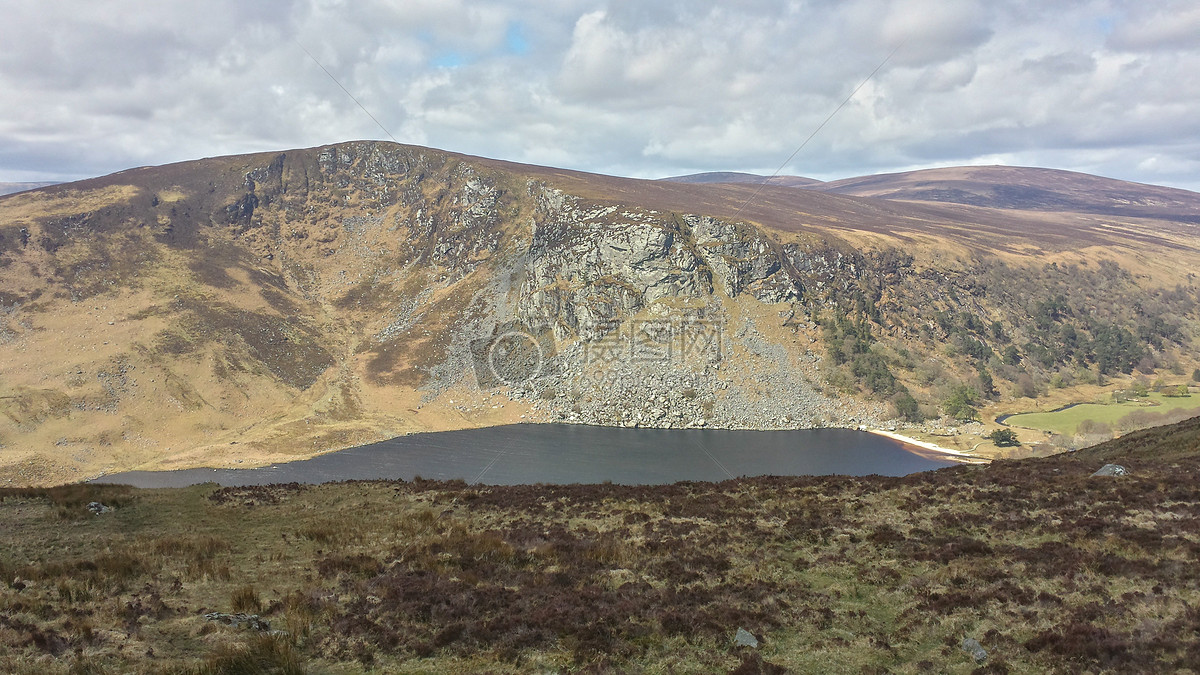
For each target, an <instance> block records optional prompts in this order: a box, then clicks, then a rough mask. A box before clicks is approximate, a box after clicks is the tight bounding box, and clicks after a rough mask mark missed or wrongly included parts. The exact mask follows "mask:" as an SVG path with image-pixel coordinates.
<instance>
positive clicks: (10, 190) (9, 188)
mask: <svg viewBox="0 0 1200 675" xmlns="http://www.w3.org/2000/svg"><path fill="white" fill-rule="evenodd" d="M47 185H58V182H57V181H49V182H42V183H0V195H11V194H14V193H17V192H24V191H26V190H36V189H38V188H40V187H46V186H47Z"/></svg>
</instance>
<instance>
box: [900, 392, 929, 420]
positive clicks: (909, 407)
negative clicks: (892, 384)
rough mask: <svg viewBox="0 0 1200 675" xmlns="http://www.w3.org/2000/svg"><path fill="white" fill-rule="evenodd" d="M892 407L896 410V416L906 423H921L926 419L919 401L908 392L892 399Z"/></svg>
mask: <svg viewBox="0 0 1200 675" xmlns="http://www.w3.org/2000/svg"><path fill="white" fill-rule="evenodd" d="M892 405H893V406H895V408H896V416H897V417H899V418H900V419H902V420H904V421H906V422H920V421H922V420H924V419H925V415H923V414H921V407H920V406H919V405H917V399H915V398H913V395H912V394H910V393H908V392H907V391H902V392H900V393H898V394H896V395H895V396H893V397H892Z"/></svg>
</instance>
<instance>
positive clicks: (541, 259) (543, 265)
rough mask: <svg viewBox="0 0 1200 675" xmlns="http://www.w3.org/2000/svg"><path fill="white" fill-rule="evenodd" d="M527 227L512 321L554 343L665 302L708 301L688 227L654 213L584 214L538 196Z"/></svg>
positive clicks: (553, 197) (600, 210)
mask: <svg viewBox="0 0 1200 675" xmlns="http://www.w3.org/2000/svg"><path fill="white" fill-rule="evenodd" d="M541 205H542V207H543V209H544V215H543V218H544V219H543V220H542V221H541V222H537V223H535V224H534V227H533V233H532V241H531V242H530V246H529V251H528V253H527V258H526V262H525V266H524V269H523V270H522V271H523V273H524V283H523V285H522V287H521V289H520V299H519V301H518V307H517V311H518V316H519V318H520V319H521V320H522V321H524V322H526V323H527V324H529V325H546V326H549V327H551V328H552V329H553V331H554V333H555V336H556V337H557V338H558V339H560V340H562V339H569V338H573V337H579V338H583V339H593V338H597V337H600V336H602V335H604V334H606V333H608V332H610V331H611V330H613V328H614V324H615V323H617V322H619V321H621V320H622V319H623V318H625V317H627V316H629V315H631V314H633V313H635V312H637V311H638V310H639V309H641V308H643V307H645V306H647V305H650V304H652V303H654V302H656V301H658V300H662V299H665V298H700V299H703V298H705V297H707V296H709V295H711V293H712V290H713V287H712V279H711V275H710V273H709V271H708V269H707V267H706V266H705V265H704V263H703V261H702V260H701V259H700V257H699V256H698V255H697V254H696V251H695V249H694V247H693V246H691V232H690V231H689V228H687V227H686V225H684V224H683V223H680V222H678V221H677V220H675V219H673V218H671V217H669V216H664V215H663V214H659V213H657V212H654V211H643V210H638V209H622V208H620V207H616V206H607V207H594V208H587V207H584V206H582V205H581V204H579V203H578V201H577V200H574V199H569V198H565V197H564V196H562V195H561V194H555V191H546V192H545V194H544V195H543V198H542V199H541Z"/></svg>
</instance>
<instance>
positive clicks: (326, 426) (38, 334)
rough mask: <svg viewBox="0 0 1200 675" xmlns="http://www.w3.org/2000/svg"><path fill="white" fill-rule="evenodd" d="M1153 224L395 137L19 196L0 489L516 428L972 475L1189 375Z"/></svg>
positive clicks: (0, 213)
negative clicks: (1026, 423)
mask: <svg viewBox="0 0 1200 675" xmlns="http://www.w3.org/2000/svg"><path fill="white" fill-rule="evenodd" d="M1128 189H1129V190H1136V189H1137V188H1136V186H1133V187H1129V188H1128ZM1146 194H1147V195H1153V194H1158V193H1157V192H1156V191H1155V190H1153V189H1151V188H1147V192H1146ZM1146 199H1150V197H1146ZM1171 208H1173V209H1175V208H1176V207H1171ZM1179 208H1182V207H1179ZM1171 213H1174V211H1170V210H1168V211H1163V212H1160V213H1159V215H1158V216H1155V217H1149V216H1147V215H1144V214H1143V215H1110V214H1099V213H1092V212H1087V211H1069V210H1058V211H1048V210H1028V209H1026V210H1017V209H1011V208H1006V209H998V208H990V207H980V206H972V205H966V204H957V203H934V202H913V201H904V200H898V199H881V198H878V197H863V196H849V195H841V194H836V193H830V192H824V191H819V190H807V189H796V188H791V187H784V186H778V185H757V184H754V183H712V184H705V183H678V182H670V181H648V180H635V179H627V178H618V177H612V176H602V175H596V174H588V173H582V172H576V171H567V170H562V169H555V168H550V167H538V166H530V165H522V164H515V163H510V162H504V161H499V160H488V159H480V158H474V157H468V156H464V155H458V154H454V153H448V152H442V151H438V150H432V149H428V148H421V147H413V146H403V145H397V144H393V143H382V142H353V143H342V144H337V145H331V146H323V147H319V148H311V149H303V150H288V151H285V152H273V153H261V154H254V155H241V156H231V157H217V158H209V159H203V160H197V161H191V162H183V163H178V164H171V165H166V166H160V167H143V168H138V169H131V170H128V171H123V172H120V173H116V174H113V175H110V176H105V177H101V178H95V179H91V180H86V181H80V182H76V183H71V184H64V185H55V186H51V187H45V188H41V189H38V190H34V191H30V192H23V193H20V194H15V195H9V196H6V197H3V198H0V309H2V310H3V311H2V312H0V445H2V446H3V447H2V448H0V482H3V481H5V480H8V481H12V482H14V483H18V484H36V483H45V482H58V481H62V480H66V479H72V478H81V477H84V476H91V475H96V474H97V473H100V472H111V471H117V470H124V469H133V468H171V467H183V466H212V465H220V466H236V465H238V464H242V465H252V464H261V463H270V462H277V461H284V460H287V459H293V458H297V457H303V456H308V455H311V454H313V453H315V452H321V451H326V450H332V449H337V448H342V447H347V446H350V445H356V444H361V443H365V442H370V441H374V440H380V439H383V438H387V437H391V436H395V435H398V434H402V433H407V432H412V431H422V430H439V429H453V428H465V427H472V426H481V425H488V424H499V423H510V422H518V421H556V420H564V421H572V422H585V423H594V424H617V425H626V426H650V427H684V426H709V427H712V426H719V427H748V428H795V427H808V426H826V425H832V426H860V425H865V426H869V427H876V428H889V427H890V428H896V429H898V430H900V431H907V432H909V433H919V432H924V433H932V434H936V435H938V436H939V438H940V439H941V440H939V442H940V443H942V444H945V445H951V446H954V447H959V448H962V449H964V450H971V449H972V448H973V446H977V445H978V442H979V441H980V440H982V435H983V434H984V433H986V431H987V429H988V428H987V426H985V425H981V424H964V423H961V422H960V421H958V420H957V419H956V418H963V419H968V418H970V417H972V416H974V415H976V414H977V413H976V411H983V412H981V413H978V414H983V413H987V412H988V411H991V410H993V409H997V407H1000V406H1013V405H1021V406H1025V405H1032V404H1033V399H1038V398H1041V399H1045V400H1057V398H1056V397H1060V398H1061V397H1066V396H1068V395H1075V394H1079V395H1084V394H1086V395H1096V394H1097V392H1106V391H1107V390H1102V389H1100V386H1101V384H1102V383H1103V382H1105V381H1108V380H1111V379H1114V378H1115V379H1117V380H1120V381H1125V380H1127V379H1128V378H1130V377H1132V376H1134V375H1145V376H1148V377H1152V378H1153V377H1165V378H1167V379H1171V378H1175V379H1178V378H1177V377H1176V374H1177V373H1184V372H1191V369H1192V368H1194V367H1195V366H1196V365H1197V363H1196V354H1197V353H1198V352H1197V350H1196V344H1195V339H1196V336H1197V335H1200V332H1198V329H1200V322H1198V319H1200V316H1198V309H1197V305H1196V302H1197V300H1196V298H1197V297H1200V293H1197V288H1196V279H1195V275H1194V273H1193V272H1192V270H1196V269H1200V248H1198V243H1200V242H1198V240H1197V236H1196V229H1195V228H1196V226H1195V225H1194V224H1193V223H1191V222H1189V221H1188V220H1187V219H1186V218H1185V217H1184V216H1185V215H1186V214H1184V215H1181V216H1172V215H1170V214H1171ZM1135 369H1136V372H1135ZM1105 395H1107V393H1105ZM1028 397H1033V398H1032V399H1031V400H1030V403H1029V404H1024V403H1021V404H1018V403H1016V402H1017V401H1020V400H1022V398H1028ZM946 415H949V416H946ZM924 418H929V419H926V421H921V420H922V419H924ZM939 418H940V419H939ZM987 447H988V448H991V447H992V446H991V445H990V444H988V445H987ZM989 452H992V453H993V454H995V453H1000V452H1004V451H999V450H995V449H992V450H989Z"/></svg>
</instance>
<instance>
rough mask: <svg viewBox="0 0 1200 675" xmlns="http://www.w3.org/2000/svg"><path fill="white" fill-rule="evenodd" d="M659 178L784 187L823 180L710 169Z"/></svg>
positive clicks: (810, 184)
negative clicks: (703, 171) (708, 170)
mask: <svg viewBox="0 0 1200 675" xmlns="http://www.w3.org/2000/svg"><path fill="white" fill-rule="evenodd" d="M659 180H665V181H670V182H672V183H701V184H706V183H755V184H762V183H769V184H771V185H780V186H783V187H809V186H813V185H819V184H821V181H819V180H817V179H816V178H805V177H804V176H760V175H758V174H754V173H740V172H737V171H710V172H707V173H693V174H688V175H686V176H671V177H669V178H660V179H659Z"/></svg>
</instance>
